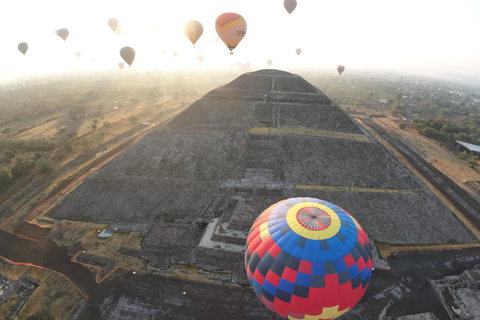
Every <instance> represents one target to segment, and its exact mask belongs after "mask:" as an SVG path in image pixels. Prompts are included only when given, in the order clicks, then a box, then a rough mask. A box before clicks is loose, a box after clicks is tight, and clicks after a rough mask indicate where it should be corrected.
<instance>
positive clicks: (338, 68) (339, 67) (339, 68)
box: [337, 65, 345, 76]
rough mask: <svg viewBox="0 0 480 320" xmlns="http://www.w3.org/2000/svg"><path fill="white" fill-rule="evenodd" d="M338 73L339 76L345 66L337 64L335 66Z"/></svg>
mask: <svg viewBox="0 0 480 320" xmlns="http://www.w3.org/2000/svg"><path fill="white" fill-rule="evenodd" d="M337 71H338V75H339V76H341V75H342V72H343V71H345V66H342V65H339V66H338V67H337Z"/></svg>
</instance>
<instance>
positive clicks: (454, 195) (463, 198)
mask: <svg viewBox="0 0 480 320" xmlns="http://www.w3.org/2000/svg"><path fill="white" fill-rule="evenodd" d="M362 122H363V123H365V124H366V125H368V126H369V127H370V128H371V129H372V130H374V131H375V132H376V133H377V134H378V135H380V136H381V137H382V138H383V139H385V140H386V141H387V142H388V143H389V144H390V145H391V146H392V147H393V148H395V150H397V151H398V152H399V153H400V154H402V156H403V157H405V159H407V160H408V162H410V163H411V164H412V166H413V167H415V169H417V170H418V171H419V172H420V173H421V174H422V175H423V176H424V177H425V178H426V179H427V180H428V181H429V182H430V183H431V184H432V185H433V186H434V187H435V188H437V189H438V190H439V191H440V192H441V193H442V194H443V195H444V196H445V197H446V198H447V199H448V200H449V201H450V202H452V203H453V204H454V205H455V206H456V207H457V208H458V209H459V210H460V211H461V212H462V213H463V214H464V215H465V216H466V217H467V218H468V219H469V220H470V222H471V223H473V224H474V225H475V226H476V227H477V229H480V202H479V200H478V199H474V198H473V197H472V196H470V194H469V193H467V192H466V191H464V190H463V189H462V188H461V187H459V186H458V185H457V184H456V183H455V182H453V181H452V180H450V179H449V178H448V177H447V176H446V175H444V174H443V173H442V172H441V171H439V170H438V169H437V168H435V167H434V166H432V165H431V164H430V163H428V162H426V161H425V160H424V159H423V158H422V157H421V156H420V155H418V154H417V153H415V152H414V151H413V150H412V149H411V148H410V147H409V146H408V145H406V144H405V143H404V142H402V141H400V140H399V139H397V138H395V137H393V136H391V135H389V134H388V133H387V132H385V131H384V130H383V129H382V128H381V127H379V126H378V125H377V124H376V123H375V122H373V121H372V120H371V119H362Z"/></svg>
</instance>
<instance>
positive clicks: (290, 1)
mask: <svg viewBox="0 0 480 320" xmlns="http://www.w3.org/2000/svg"><path fill="white" fill-rule="evenodd" d="M283 6H284V7H285V9H286V10H287V12H288V14H289V15H290V14H291V13H292V12H293V10H295V8H296V7H297V0H285V1H283Z"/></svg>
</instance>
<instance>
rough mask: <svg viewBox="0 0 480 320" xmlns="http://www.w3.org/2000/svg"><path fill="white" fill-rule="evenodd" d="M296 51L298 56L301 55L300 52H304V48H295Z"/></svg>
mask: <svg viewBox="0 0 480 320" xmlns="http://www.w3.org/2000/svg"><path fill="white" fill-rule="evenodd" d="M295 51H296V52H297V56H299V55H300V53H302V49H300V48H297V50H295Z"/></svg>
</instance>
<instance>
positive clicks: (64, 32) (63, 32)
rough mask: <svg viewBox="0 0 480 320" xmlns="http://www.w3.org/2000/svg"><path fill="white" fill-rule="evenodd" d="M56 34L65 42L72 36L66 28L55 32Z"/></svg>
mask: <svg viewBox="0 0 480 320" xmlns="http://www.w3.org/2000/svg"><path fill="white" fill-rule="evenodd" d="M55 33H56V34H57V36H59V37H60V38H62V39H63V41H66V40H67V38H68V35H69V34H70V32H68V29H66V28H62V29H58V30H57V31H55Z"/></svg>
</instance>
